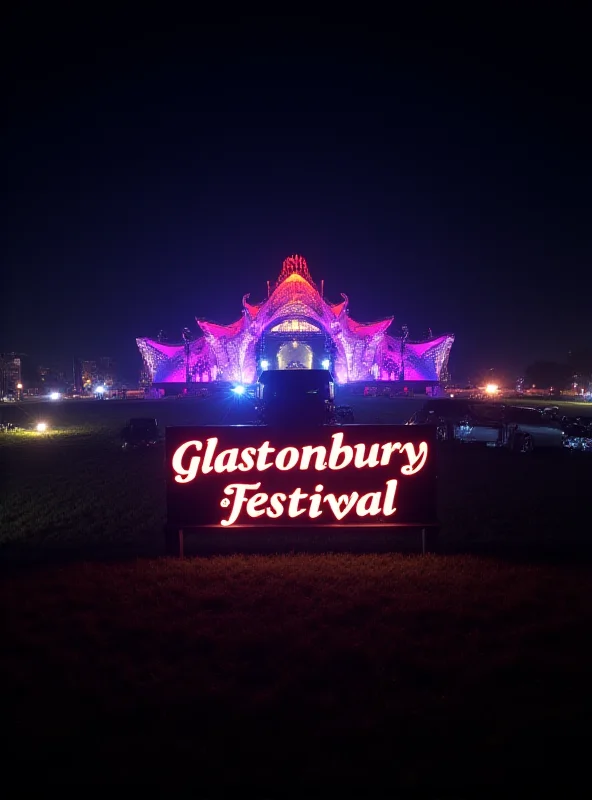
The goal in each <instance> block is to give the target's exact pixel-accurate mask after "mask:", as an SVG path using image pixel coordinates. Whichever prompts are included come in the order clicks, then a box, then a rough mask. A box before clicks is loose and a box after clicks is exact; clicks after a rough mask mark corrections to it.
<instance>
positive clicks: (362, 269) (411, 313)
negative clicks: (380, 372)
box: [0, 14, 592, 380]
mask: <svg viewBox="0 0 592 800" xmlns="http://www.w3.org/2000/svg"><path fill="white" fill-rule="evenodd" d="M233 20H234V21H233V22H232V26H229V25H226V26H222V25H218V26H200V27H195V26H194V27H192V26H190V25H188V24H179V25H178V26H177V28H176V29H175V28H174V27H169V26H167V25H166V23H164V22H163V21H158V20H157V21H155V22H154V24H152V23H151V22H150V20H148V19H146V18H143V19H142V20H140V21H139V20H138V19H136V20H124V19H121V18H118V19H117V20H107V19H102V18H97V19H90V20H89V21H87V22H86V23H85V22H83V21H82V20H80V21H78V20H76V19H73V18H72V17H69V18H68V19H67V21H66V20H62V19H60V18H59V16H57V15H54V16H53V17H48V18H46V19H42V18H40V17H35V18H34V19H33V16H32V14H28V16H26V17H25V16H23V17H22V18H17V17H16V16H13V17H12V18H11V19H9V20H8V21H7V24H6V28H5V33H6V38H5V42H4V45H3V47H4V55H3V59H4V61H5V63H4V64H3V82H4V92H3V96H4V101H3V105H4V117H5V122H6V121H7V123H8V124H7V125H6V124H5V126H4V131H3V135H2V145H3V146H2V158H3V179H2V184H3V190H4V191H3V195H4V204H5V205H4V214H3V223H4V224H3V225H2V261H3V265H4V268H3V276H4V277H3V279H2V288H1V290H0V292H1V294H2V296H3V300H2V305H1V316H0V351H13V350H14V351H18V352H23V353H27V354H28V355H29V357H30V359H31V362H32V363H53V362H58V363H64V364H67V363H68V361H71V359H72V357H74V356H77V357H96V356H101V355H110V356H113V357H114V358H116V360H118V361H119V363H120V364H121V365H122V367H123V369H124V372H125V373H126V374H127V375H128V376H131V377H132V378H136V377H137V373H138V370H139V367H140V359H139V355H138V354H137V350H136V346H135V337H136V336H156V334H157V333H158V331H159V330H160V329H164V330H165V331H167V333H168V334H169V336H170V337H171V338H172V339H178V338H179V337H180V332H181V329H182V328H183V327H185V326H189V327H190V328H191V329H192V330H195V329H196V325H195V317H196V316H198V317H206V318H209V319H211V320H214V321H217V322H222V323H229V322H232V321H233V320H235V319H237V318H238V316H239V315H240V312H241V298H242V295H243V294H245V293H247V292H251V300H252V301H258V300H261V299H263V298H264V297H265V295H266V280H268V279H271V280H275V278H276V277H277V274H278V273H279V271H280V268H281V264H282V261H283V259H284V258H285V257H286V256H288V255H291V254H292V253H300V254H302V255H304V256H305V258H306V259H307V261H308V264H309V268H310V270H311V273H312V276H313V278H314V279H315V280H317V282H318V281H320V279H321V278H324V280H325V295H326V297H327V298H328V299H330V300H333V301H338V300H339V299H340V295H339V293H340V292H345V293H346V294H348V295H349V298H350V311H351V315H352V317H353V318H354V319H357V320H360V321H372V320H375V319H379V318H381V317H385V316H389V315H391V314H394V315H395V322H394V325H395V326H396V325H401V324H404V323H406V324H407V325H408V326H409V328H410V331H411V335H412V337H413V336H415V337H421V336H422V334H424V333H425V331H426V330H427V329H428V328H431V329H432V330H433V332H434V334H436V333H444V332H454V333H455V334H456V343H455V344H454V346H453V349H452V356H451V361H450V367H451V371H452V374H453V377H456V378H457V379H459V380H460V379H464V378H465V377H466V376H468V375H469V374H471V373H474V372H475V371H479V370H482V369H488V368H490V367H496V368H499V369H502V370H503V371H504V372H507V373H508V375H509V376H510V377H514V376H515V375H516V374H519V373H521V372H522V370H523V368H524V366H525V365H526V364H527V363H529V362H530V361H532V360H534V359H537V358H555V359H565V358H566V355H567V351H568V350H569V349H570V348H571V347H576V346H584V345H589V344H590V333H589V331H590V311H589V309H590V288H591V283H592V281H591V280H590V263H591V258H590V257H591V255H592V253H591V250H592V247H591V243H590V178H591V172H592V170H591V161H590V152H591V142H592V137H591V133H592V130H591V127H592V126H591V125H590V112H589V101H590V97H589V86H588V84H587V76H586V71H587V67H589V66H590V65H589V64H587V59H588V57H587V52H588V49H589V48H588V45H587V43H586V41H585V39H584V38H583V34H584V33H585V30H584V27H583V22H582V21H578V20H577V19H571V20H570V21H569V23H568V24H565V25H563V26H562V25H560V24H559V22H558V20H556V19H553V18H548V19H542V18H541V17H540V16H539V17H537V19H536V20H534V21H533V20H532V19H530V20H524V21H518V20H516V19H512V24H511V25H510V24H509V23H508V24H505V23H504V21H503V20H501V21H500V20H498V27H499V29H500V30H499V31H497V32H496V31H494V30H493V29H492V27H491V25H489V23H488V24H484V25H483V26H482V27H480V25H479V23H478V21H476V22H475V24H474V27H473V28H462V29H461V28H459V27H457V26H456V25H455V24H453V21H451V20H450V19H448V21H447V22H445V21H443V20H435V19H434V20H429V24H428V22H427V21H424V23H422V24H415V25H412V24H409V25H407V24H406V23H404V22H403V21H402V20H400V21H399V24H398V26H397V29H396V30H391V31H389V30H388V26H387V25H386V23H385V22H384V21H381V20H380V19H377V20H374V21H373V22H372V23H370V22H368V23H367V24H362V23H358V24H356V25H353V24H352V25H345V24H339V23H337V22H335V21H333V23H332V24H328V23H326V22H319V21H318V20H316V19H314V18H309V19H306V18H298V19H296V18H294V19H286V20H283V21H277V20H275V21H274V20H270V19H260V20H258V21H254V20H253V19H252V18H251V19H245V20H241V19H238V20H237V19H236V18H233ZM484 31H487V33H485V32H484ZM580 31H581V34H580Z"/></svg>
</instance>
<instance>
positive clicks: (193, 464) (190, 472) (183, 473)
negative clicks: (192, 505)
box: [173, 439, 202, 483]
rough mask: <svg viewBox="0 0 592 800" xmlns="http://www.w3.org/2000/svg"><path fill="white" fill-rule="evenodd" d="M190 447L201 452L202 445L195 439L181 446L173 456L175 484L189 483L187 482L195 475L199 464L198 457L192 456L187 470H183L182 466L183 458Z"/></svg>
mask: <svg viewBox="0 0 592 800" xmlns="http://www.w3.org/2000/svg"><path fill="white" fill-rule="evenodd" d="M190 447H195V449H196V450H201V448H202V443H201V442H199V441H197V440H196V439H194V440H193V441H191V442H185V444H182V445H181V447H179V448H178V449H177V450H175V453H174V455H173V469H174V470H175V472H176V473H177V474H176V475H175V481H176V482H177V483H189V481H192V480H193V479H194V478H195V476H196V475H197V470H198V467H199V462H200V460H201V459H200V457H199V456H193V457H192V458H191V461H190V462H189V469H185V467H184V466H183V456H184V455H185V453H186V452H187V450H189V448H190Z"/></svg>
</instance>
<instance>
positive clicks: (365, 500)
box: [220, 479, 397, 528]
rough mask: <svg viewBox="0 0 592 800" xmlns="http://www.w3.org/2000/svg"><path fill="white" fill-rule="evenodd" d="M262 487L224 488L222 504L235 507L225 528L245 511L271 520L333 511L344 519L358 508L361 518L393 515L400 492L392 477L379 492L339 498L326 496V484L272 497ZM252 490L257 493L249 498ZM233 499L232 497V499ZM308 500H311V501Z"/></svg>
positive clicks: (229, 486) (224, 525)
mask: <svg viewBox="0 0 592 800" xmlns="http://www.w3.org/2000/svg"><path fill="white" fill-rule="evenodd" d="M259 489H261V483H231V484H229V485H228V486H227V487H226V488H225V489H224V494H225V495H226V497H225V498H224V499H223V500H222V501H221V503H220V505H221V506H222V507H223V508H226V507H227V506H228V505H230V506H231V508H230V513H229V516H228V519H223V520H221V521H220V524H221V525H222V526H223V527H225V528H226V527H228V526H230V525H234V523H235V522H236V521H237V520H238V519H239V517H240V515H241V513H242V512H243V510H244V511H245V513H246V514H247V516H248V517H250V518H251V519H256V518H257V517H262V516H263V515H264V514H267V516H268V517H269V518H270V519H279V518H280V517H282V516H284V514H286V515H287V516H288V517H290V518H291V519H296V518H297V517H299V516H301V515H302V514H306V513H307V508H306V507H305V506H306V505H308V517H309V518H310V519H316V518H317V517H320V516H322V515H323V513H325V512H327V511H330V512H331V513H332V515H333V517H334V518H335V519H336V520H338V521H341V520H343V519H345V517H347V515H348V514H350V513H351V512H352V510H353V509H354V508H355V514H356V516H358V517H366V516H370V517H377V516H380V515H382V516H384V517H390V516H392V515H393V514H394V513H395V512H396V510H397V509H396V506H395V495H396V492H397V481H396V479H391V480H388V481H387V482H386V484H385V487H384V490H382V491H378V492H368V493H366V494H364V495H362V496H360V495H359V493H358V492H352V493H351V494H350V495H347V494H342V495H339V497H337V496H336V495H334V494H332V493H331V494H327V495H325V496H324V497H323V495H322V494H321V493H322V491H323V485H322V484H320V483H319V484H317V485H316V486H315V493H314V494H311V495H308V494H307V493H306V492H303V491H302V489H300V488H297V489H294V491H293V492H292V494H289V495H286V494H284V493H283V492H276V493H275V494H272V495H271V497H270V496H269V495H268V494H266V493H265V492H261V491H258V490H259ZM248 492H255V494H253V495H251V497H248V496H247V495H248ZM229 497H230V498H232V500H228V498H229ZM305 501H308V502H307V503H306V502H305Z"/></svg>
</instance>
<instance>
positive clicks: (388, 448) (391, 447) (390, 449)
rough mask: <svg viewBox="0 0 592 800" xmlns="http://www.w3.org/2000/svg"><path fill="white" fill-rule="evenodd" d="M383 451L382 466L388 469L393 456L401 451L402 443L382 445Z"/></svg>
mask: <svg viewBox="0 0 592 800" xmlns="http://www.w3.org/2000/svg"><path fill="white" fill-rule="evenodd" d="M381 449H382V458H381V459H380V464H381V466H383V467H388V465H389V463H390V460H391V456H392V454H393V453H396V452H397V450H400V449H401V442H394V443H393V442H387V444H383V445H382V448H381Z"/></svg>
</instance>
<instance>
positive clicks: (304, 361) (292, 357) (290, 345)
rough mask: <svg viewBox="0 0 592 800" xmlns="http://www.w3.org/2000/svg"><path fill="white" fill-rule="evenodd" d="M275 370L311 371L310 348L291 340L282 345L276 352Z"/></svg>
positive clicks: (311, 358) (311, 355)
mask: <svg viewBox="0 0 592 800" xmlns="http://www.w3.org/2000/svg"><path fill="white" fill-rule="evenodd" d="M276 358H277V364H276V368H277V369H312V366H313V352H312V347H311V346H310V345H309V344H306V342H299V341H298V340H297V339H293V340H292V341H291V342H285V343H284V344H282V345H281V346H280V348H279V350H278V352H277V357H276Z"/></svg>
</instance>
